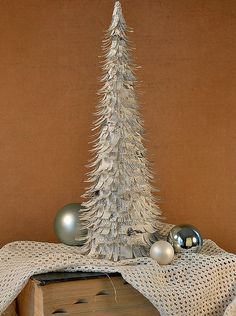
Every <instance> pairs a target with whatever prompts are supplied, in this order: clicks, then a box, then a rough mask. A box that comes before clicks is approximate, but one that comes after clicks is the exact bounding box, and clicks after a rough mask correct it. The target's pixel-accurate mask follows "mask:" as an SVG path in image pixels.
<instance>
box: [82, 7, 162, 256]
mask: <svg viewBox="0 0 236 316" xmlns="http://www.w3.org/2000/svg"><path fill="white" fill-rule="evenodd" d="M127 29H128V28H127V25H126V22H125V20H124V17H123V14H122V9H121V4H120V2H119V1H117V2H116V3H115V7H114V11H113V15H112V22H111V25H110V28H109V29H108V32H107V38H106V40H105V41H104V43H105V44H104V49H105V51H106V54H105V63H104V67H103V70H104V76H103V78H102V83H103V87H102V89H101V90H100V94H101V95H102V98H101V101H100V103H99V105H98V111H97V115H98V119H97V120H96V122H95V126H94V129H98V130H99V132H98V137H97V139H96V140H95V142H94V147H93V152H94V157H93V159H92V162H91V164H90V165H89V167H91V168H92V171H91V172H90V173H89V179H88V181H89V182H91V186H90V187H89V188H88V189H87V192H86V193H85V194H84V195H83V197H86V199H87V201H86V202H84V203H83V206H84V211H83V212H82V213H81V215H80V216H81V222H82V224H83V226H84V227H85V228H87V229H88V235H87V238H86V242H85V245H84V247H83V251H84V252H85V253H88V254H89V255H91V256H93V257H97V258H106V259H111V260H114V261H117V260H120V259H126V258H133V257H138V256H146V255H147V254H148V250H149V248H150V245H151V243H152V241H153V238H154V236H155V234H157V232H158V229H159V228H160V226H161V218H160V210H159V207H158V206H157V205H156V200H155V198H154V196H153V195H152V192H153V191H154V189H153V188H152V186H151V184H150V180H151V179H152V174H151V172H150V171H149V163H148V161H147V159H146V149H145V148H144V145H143V142H142V141H143V137H142V135H143V124H142V123H143V122H142V120H141V118H140V114H139V106H138V101H137V97H136V94H135V85H136V83H137V80H136V78H135V75H134V72H133V71H134V69H135V66H134V64H133V63H132V59H131V48H130V47H129V46H128V39H127V36H126V31H127Z"/></svg>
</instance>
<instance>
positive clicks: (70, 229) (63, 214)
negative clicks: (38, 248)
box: [54, 203, 87, 246]
mask: <svg viewBox="0 0 236 316" xmlns="http://www.w3.org/2000/svg"><path fill="white" fill-rule="evenodd" d="M81 209H82V207H81V204H79V203H71V204H67V205H65V206H64V207H62V208H61V209H60V210H59V211H58V213H57V214H56V217H55V220H54V231H55V233H56V235H57V238H58V239H59V240H60V241H61V242H62V243H64V244H66V245H69V246H82V245H83V241H79V240H76V239H78V237H84V236H86V234H87V230H85V229H82V228H81V227H80V226H81V225H80V221H79V211H80V210H81Z"/></svg>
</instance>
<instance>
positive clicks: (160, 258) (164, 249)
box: [150, 240, 175, 264]
mask: <svg viewBox="0 0 236 316" xmlns="http://www.w3.org/2000/svg"><path fill="white" fill-rule="evenodd" d="M174 254H175V253H174V248H173V247H172V245H171V244H170V243H168V242H167V241H165V240H159V241H156V242H155V243H154V244H153V245H152V247H151V249H150V257H151V258H152V259H154V260H155V261H157V262H158V263H159V264H169V263H171V261H172V260H173V258H174Z"/></svg>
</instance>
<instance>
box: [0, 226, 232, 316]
mask: <svg viewBox="0 0 236 316" xmlns="http://www.w3.org/2000/svg"><path fill="white" fill-rule="evenodd" d="M169 227H170V226H168V225H166V228H165V229H166V233H167V231H168V230H169ZM52 271H101V272H105V273H109V272H119V273H121V275H122V277H123V278H124V279H125V280H126V281H127V282H128V283H130V284H131V285H132V286H133V287H134V288H135V289H137V290H138V291H139V292H140V293H142V294H143V295H144V296H145V297H146V298H147V299H148V300H149V301H150V302H151V303H152V304H153V305H154V306H155V307H156V308H157V309H158V311H159V312H160V314H161V316H202V315H210V316H222V315H224V316H235V315H236V298H235V297H236V255H234V254H230V253H227V252H225V251H223V250H222V249H220V248H219V247H218V246H217V245H216V244H215V243H214V242H213V241H211V240H205V241H204V246H203V248H202V251H201V253H199V254H193V253H188V254H181V255H176V256H175V258H174V260H173V262H172V263H171V264H170V265H166V266H160V265H159V264H158V263H156V262H155V261H153V260H152V259H151V258H147V257H145V258H136V259H128V260H122V261H118V262H111V261H108V260H100V259H92V258H89V257H87V256H83V255H81V254H80V248H79V247H71V246H66V245H63V244H52V243H42V242H32V241H19V242H13V243H10V244H7V245H6V246H4V247H3V248H1V249H0V314H1V315H4V311H5V309H6V308H7V307H8V305H10V304H11V302H12V301H13V300H14V299H15V298H16V297H17V296H18V294H19V293H20V292H21V290H22V289H23V288H24V286H25V285H26V283H27V281H28V280H29V278H30V277H31V276H32V275H34V274H38V273H46V272H52ZM117 299H118V303H119V297H118V298H117Z"/></svg>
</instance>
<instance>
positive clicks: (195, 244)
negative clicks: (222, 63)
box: [167, 224, 203, 253]
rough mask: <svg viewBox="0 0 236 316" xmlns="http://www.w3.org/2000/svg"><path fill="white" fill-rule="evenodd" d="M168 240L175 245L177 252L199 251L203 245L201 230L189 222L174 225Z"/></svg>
mask: <svg viewBox="0 0 236 316" xmlns="http://www.w3.org/2000/svg"><path fill="white" fill-rule="evenodd" d="M167 240H168V242H169V243H170V244H171V245H172V246H173V247H174V250H175V253H184V252H193V253H197V252H199V251H200V250H201V248H202V245H203V239H202V236H201V233H200V232H199V230H198V229H197V228H196V227H194V226H192V225H188V224H183V225H177V226H174V227H173V228H172V229H171V230H170V232H169V234H168V237H167Z"/></svg>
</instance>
